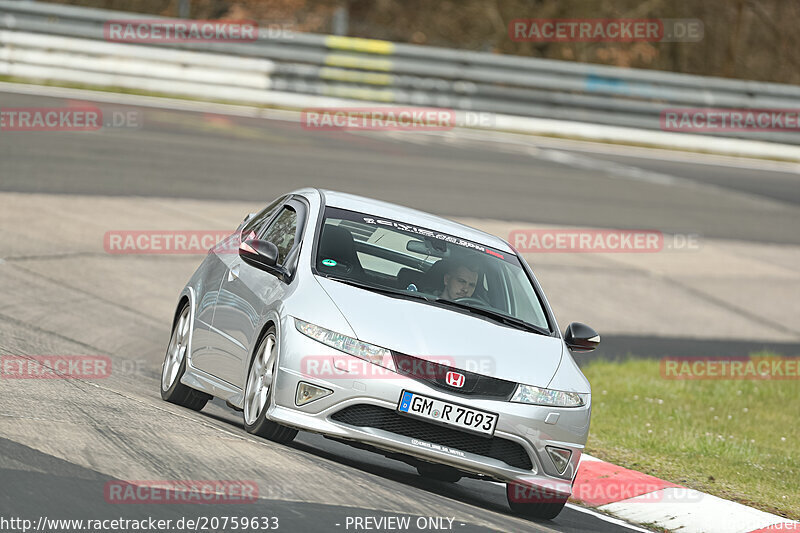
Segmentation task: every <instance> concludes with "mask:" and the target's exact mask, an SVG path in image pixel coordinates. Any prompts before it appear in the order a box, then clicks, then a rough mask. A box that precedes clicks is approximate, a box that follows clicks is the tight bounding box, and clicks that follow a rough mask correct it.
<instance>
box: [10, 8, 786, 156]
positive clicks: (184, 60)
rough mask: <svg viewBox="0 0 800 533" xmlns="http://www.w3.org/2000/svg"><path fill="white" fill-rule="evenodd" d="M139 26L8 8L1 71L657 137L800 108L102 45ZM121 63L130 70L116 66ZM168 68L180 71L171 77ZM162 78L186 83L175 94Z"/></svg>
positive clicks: (674, 77)
mask: <svg viewBox="0 0 800 533" xmlns="http://www.w3.org/2000/svg"><path fill="white" fill-rule="evenodd" d="M142 18H145V16H143V15H141V14H136V13H129V12H118V11H107V10H100V9H89V8H80V7H74V6H64V5H60V4H47V3H41V2H17V1H11V0H0V46H2V48H0V73H4V72H5V73H6V74H7V75H12V74H14V73H16V74H25V73H27V75H28V76H33V77H41V76H43V75H45V69H50V70H49V71H50V72H51V76H52V75H53V74H52V73H55V75H57V76H58V77H59V79H68V80H69V81H75V82H78V81H80V79H82V78H81V76H80V75H78V74H73V75H69V74H68V73H67V70H68V69H72V71H73V72H74V73H80V72H84V73H87V77H86V78H85V79H86V80H87V83H89V82H90V80H93V81H94V82H99V81H100V80H101V79H102V80H104V81H107V82H108V81H114V79H116V81H117V82H121V85H122V86H127V87H131V86H133V85H136V81H135V79H138V80H140V83H139V85H143V86H141V87H138V88H142V89H145V88H146V89H150V90H167V92H173V93H174V92H183V93H186V94H189V95H204V96H207V95H208V94H209V92H210V91H211V90H212V89H213V88H214V86H217V87H226V88H228V89H229V91H228V92H227V96H228V98H227V99H229V100H239V101H251V102H256V103H258V102H264V101H266V100H265V99H264V98H262V97H260V95H259V91H273V92H275V91H277V92H290V93H302V94H310V95H318V96H322V97H338V98H348V99H358V100H368V101H377V102H383V103H393V104H399V105H416V106H435V107H446V108H453V109H458V110H471V111H483V112H491V113H499V114H507V115H515V116H523V117H538V118H548V119H558V120H568V121H578V122H587V123H592V124H603V125H613V126H627V127H633V128H640V129H648V130H659V129H660V128H661V126H660V114H661V112H662V111H663V110H664V109H665V108H696V107H713V108H729V109H765V108H766V109H794V108H796V109H800V87H798V86H793V85H784V84H775V83H763V82H754V81H740V80H728V79H722V78H712V77H703V76H693V75H685V74H675V73H667V72H660V71H651V70H638V69H624V68H618V67H608V66H599V65H589V64H581V63H574V62H568V61H556V60H549V59H536V58H524V57H517V56H505V55H497V54H491V53H485V52H471V51H463V50H452V49H445V48H436V47H429V46H417V45H408V44H398V43H391V42H387V41H377V40H369V39H358V38H348V37H339V36H325V35H316V34H303V33H294V34H291V35H282V34H281V35H272V34H271V33H275V32H269V31H267V30H265V29H262V30H261V32H260V34H259V38H258V40H256V41H254V42H249V43H246V42H237V43H225V42H201V43H175V44H165V43H159V44H157V45H156V44H136V45H133V44H117V43H109V42H106V41H105V40H104V33H103V24H104V23H105V22H106V21H108V20H121V19H142ZM146 18H149V19H153V18H157V17H152V16H147V17H146ZM30 35H39V36H40V37H39V38H38V39H32V38H31V37H30ZM48 36H49V37H50V39H49V40H48V39H46V37H48ZM56 37H60V38H61V40H58V39H55V38H56ZM68 38H69V39H68ZM36 50H38V51H39V52H38V53H37V52H36ZM45 51H46V53H47V57H49V60H48V59H47V58H46V57H45V54H44V52H45ZM181 52H183V54H184V55H181ZM190 52H195V53H194V54H190ZM186 54H189V55H186ZM223 54H224V55H223ZM215 57H216V58H217V60H216V61H215V60H214V58H215ZM90 58H93V61H90ZM114 58H120V59H123V60H124V61H125V62H127V63H124V64H116V63H115V62H114ZM220 58H222V59H220ZM137 60H138V61H139V62H140V63H139V65H138V69H137V68H136V61H137ZM48 61H49V63H50V64H48ZM53 63H54V64H53ZM90 63H91V64H90ZM166 64H171V65H172V67H171V73H168V72H166V70H165V66H164V65H166ZM204 69H205V70H204ZM104 73H105V76H103V74H104ZM221 73H222V74H221ZM109 76H110V77H109ZM134 78H135V79H134ZM166 80H173V81H179V82H181V84H179V85H172V86H170V85H169V84H167V83H165V81H166ZM190 84H194V86H192V87H189V85H190ZM199 84H208V87H206V88H205V89H204V88H203V87H201V86H200V85H199ZM159 88H160V89H159ZM715 135H724V136H728V137H738V138H745V139H757V140H765V141H774V142H783V143H791V144H800V133H795V132H793V131H774V132H765V131H764V132H754V131H751V132H725V133H715Z"/></svg>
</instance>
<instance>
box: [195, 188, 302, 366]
mask: <svg viewBox="0 0 800 533" xmlns="http://www.w3.org/2000/svg"><path fill="white" fill-rule="evenodd" d="M285 201H286V196H281V197H279V198H277V199H276V200H275V201H273V202H272V203H271V204H269V205H268V206H267V207H265V208H264V209H262V210H261V211H260V212H258V213H256V214H255V215H254V216H253V217H252V218H250V219H249V220H247V221H246V222H244V223H243V224H241V228H239V229H237V231H235V232H233V233H232V234H231V235H230V236H229V237H228V238H227V239H225V240H223V241H221V242H220V243H219V244H218V245H217V246H215V247H214V248H212V249H211V250H210V251H209V253H208V256H207V257H206V259H205V261H204V265H203V267H202V268H201V269H200V270H201V271H202V272H203V279H202V280H201V283H198V284H197V286H198V290H197V309H196V310H195V321H194V325H193V327H194V329H193V331H192V366H193V367H195V368H199V369H200V370H203V371H205V372H209V371H210V369H211V368H212V366H213V365H212V363H211V361H212V360H213V359H214V354H215V349H216V348H217V345H218V344H219V342H218V340H217V338H216V337H217V335H216V334H215V333H214V332H213V330H212V329H211V324H212V323H213V320H214V314H215V312H216V307H217V302H218V300H219V291H220V289H221V288H222V282H223V281H224V279H225V277H226V276H227V275H228V271H229V270H230V263H231V260H232V259H233V258H234V257H235V258H237V259H238V257H239V254H238V250H239V248H238V247H239V245H238V243H239V241H240V239H241V235H245V236H249V235H252V234H257V233H258V232H259V231H263V229H264V228H265V227H266V226H267V224H268V223H269V221H270V220H271V219H272V217H273V216H274V215H275V214H276V213H277V212H278V209H279V208H280V207H281V206H283V204H284V202H285Z"/></svg>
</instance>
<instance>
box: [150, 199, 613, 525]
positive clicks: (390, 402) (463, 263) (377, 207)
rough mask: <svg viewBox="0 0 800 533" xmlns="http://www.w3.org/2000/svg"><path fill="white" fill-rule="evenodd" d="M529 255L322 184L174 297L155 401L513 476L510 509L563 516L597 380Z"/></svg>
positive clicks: (262, 428)
mask: <svg viewBox="0 0 800 533" xmlns="http://www.w3.org/2000/svg"><path fill="white" fill-rule="evenodd" d="M599 341H600V337H599V336H598V335H597V333H595V332H594V330H592V329H591V328H589V327H588V326H585V325H583V324H580V323H577V322H576V323H572V324H570V326H569V327H568V328H567V329H566V331H565V333H564V334H563V335H562V334H561V333H560V332H559V329H558V325H557V324H556V320H555V318H554V316H553V313H552V311H551V310H550V307H549V305H548V303H547V300H546V299H545V297H544V294H543V293H542V290H541V288H540V287H539V284H538V282H537V281H536V278H535V277H534V275H533V272H532V271H531V269H530V267H529V266H528V265H527V263H526V262H525V261H524V259H523V258H522V257H520V256H519V255H518V254H517V253H516V252H515V251H514V249H513V248H512V247H511V246H510V245H509V244H508V243H506V242H505V241H503V240H501V239H499V238H497V237H494V236H492V235H489V234H486V233H483V232H481V231H478V230H475V229H472V228H469V227H467V226H464V225H461V224H457V223H454V222H451V221H448V220H445V219H442V218H439V217H436V216H434V215H430V214H427V213H423V212H420V211H416V210H413V209H408V208H405V207H400V206H397V205H393V204H389V203H385V202H380V201H377V200H371V199H367V198H362V197H359V196H354V195H349V194H343V193H338V192H333V191H324V190H318V189H310V188H309V189H301V190H298V191H295V192H292V193H290V194H288V195H286V196H282V197H280V198H278V199H277V200H275V201H274V202H272V203H271V204H270V205H268V206H267V207H266V208H264V209H263V210H262V211H261V212H259V213H256V214H251V215H248V217H246V218H245V220H244V221H243V222H242V224H241V225H240V226H239V228H237V229H236V231H235V232H234V233H233V234H232V235H230V237H228V238H227V239H226V240H224V241H222V242H220V243H219V244H218V245H217V246H216V247H214V248H212V249H211V250H210V251H209V254H208V256H207V257H206V258H205V260H204V261H203V263H202V264H201V265H200V267H199V268H198V269H197V271H196V272H195V273H194V275H193V276H192V278H191V279H190V280H189V282H188V283H187V284H186V287H184V289H183V291H182V292H181V294H180V298H179V301H178V306H177V309H176V312H175V318H174V320H173V326H172V335H171V339H170V342H169V346H168V348H167V354H166V357H165V360H164V364H163V367H162V379H161V396H162V398H163V399H164V400H167V401H170V402H173V403H176V404H178V405H182V406H185V407H188V408H190V409H195V410H200V409H202V408H203V407H204V406H205V404H206V402H207V401H208V400H209V399H210V398H212V397H218V398H221V399H222V400H225V401H226V402H227V404H228V406H229V407H231V408H233V409H235V410H237V411H243V415H244V427H245V429H246V430H247V431H248V432H250V433H253V434H256V435H260V436H262V437H264V438H267V439H270V440H272V441H276V442H280V443H287V442H289V441H291V440H292V439H293V438H294V437H295V435H296V434H297V430H305V431H311V432H315V433H320V434H323V435H325V436H326V437H329V438H333V439H336V440H339V441H341V442H343V443H346V444H350V445H354V446H357V447H359V448H362V449H368V450H371V451H374V452H377V453H382V454H384V455H386V456H387V457H391V458H393V459H399V460H401V461H405V462H407V463H409V464H411V465H413V466H415V467H416V468H417V470H418V471H419V473H420V474H421V475H423V476H427V477H431V478H435V479H438V480H442V481H453V482H455V481H458V480H459V479H461V478H462V477H465V476H466V477H472V478H478V479H485V480H491V481H500V482H504V483H506V484H507V495H508V502H509V505H510V506H511V508H512V510H514V511H515V512H518V513H521V514H525V515H528V516H533V517H538V518H552V517H555V516H556V515H557V514H558V513H559V512H560V511H561V509H562V508H563V506H564V503H565V502H566V499H567V498H568V497H569V495H570V493H571V487H572V483H573V482H574V479H575V475H576V474H577V469H578V462H579V459H580V456H581V453H582V450H583V448H584V445H585V443H586V439H587V436H588V432H589V419H590V414H591V394H590V392H591V391H590V387H589V382H588V381H587V380H586V378H585V377H584V376H583V374H582V373H581V371H580V370H579V368H578V366H577V365H576V364H575V361H574V360H573V358H572V355H571V353H570V352H571V351H589V350H592V349H594V348H595V346H596V345H597V344H598V343H599Z"/></svg>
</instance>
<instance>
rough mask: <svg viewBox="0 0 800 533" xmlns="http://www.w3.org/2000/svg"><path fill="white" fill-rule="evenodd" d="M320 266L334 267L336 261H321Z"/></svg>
mask: <svg viewBox="0 0 800 533" xmlns="http://www.w3.org/2000/svg"><path fill="white" fill-rule="evenodd" d="M322 264H323V265H325V266H326V267H335V266H336V261H334V260H333V259H323V260H322Z"/></svg>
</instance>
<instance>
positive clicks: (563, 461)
mask: <svg viewBox="0 0 800 533" xmlns="http://www.w3.org/2000/svg"><path fill="white" fill-rule="evenodd" d="M546 448H547V453H548V454H549V455H550V459H552V460H553V464H554V465H556V470H557V471H558V473H559V474H563V473H564V472H566V470H567V466H569V458H570V457H572V452H571V451H570V450H565V449H564V448H555V447H553V446H546Z"/></svg>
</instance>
